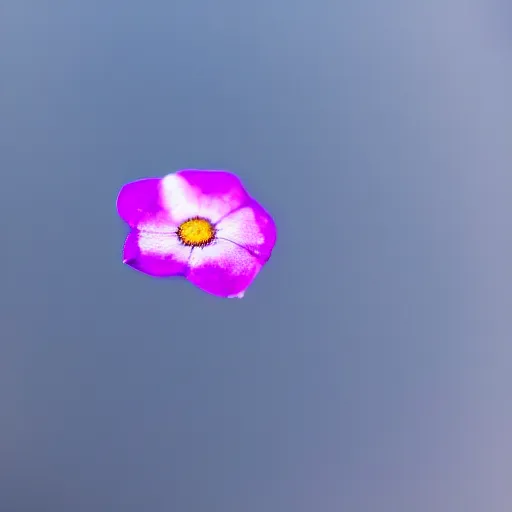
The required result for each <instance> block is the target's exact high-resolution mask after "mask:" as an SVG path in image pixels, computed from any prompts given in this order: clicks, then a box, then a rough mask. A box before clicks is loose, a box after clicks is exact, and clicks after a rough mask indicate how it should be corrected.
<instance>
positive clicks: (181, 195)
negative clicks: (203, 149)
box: [160, 170, 249, 224]
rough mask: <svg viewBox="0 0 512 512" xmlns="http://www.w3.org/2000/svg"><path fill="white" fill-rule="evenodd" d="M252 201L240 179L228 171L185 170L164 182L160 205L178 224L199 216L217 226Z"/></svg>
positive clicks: (172, 175)
mask: <svg viewBox="0 0 512 512" xmlns="http://www.w3.org/2000/svg"><path fill="white" fill-rule="evenodd" d="M248 200H249V196H248V195H247V192H246V191H245V190H244V188H243V186H242V183H241V182H240V180H239V179H238V178H237V177H236V176H235V175H234V174H231V173H229V172H225V171H198V170H183V171H178V172H177V173H174V174H169V175H167V176H165V177H164V178H163V179H162V183H161V189H160V202H161V204H162V206H163V207H164V208H165V210H166V211H167V212H168V214H169V215H170V216H171V218H172V219H173V221H175V222H176V223H178V224H181V223H182V222H184V221H186V220H187V219H190V218H191V217H194V216H198V217H204V218H205V219H208V220H209V221H210V222H212V223H213V224H215V223H216V222H218V221H219V220H220V219H221V218H222V217H224V216H226V215H228V214H229V213H230V212H232V211H233V210H235V209H237V208H239V207H240V206H242V205H243V204H244V203H245V202H247V201H248Z"/></svg>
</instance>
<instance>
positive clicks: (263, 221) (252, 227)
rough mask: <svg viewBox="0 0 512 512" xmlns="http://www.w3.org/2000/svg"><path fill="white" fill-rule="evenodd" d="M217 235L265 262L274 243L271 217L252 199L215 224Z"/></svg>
mask: <svg viewBox="0 0 512 512" xmlns="http://www.w3.org/2000/svg"><path fill="white" fill-rule="evenodd" d="M216 228H217V236H218V237H219V238H222V239H226V240H230V241H231V242H233V243H235V244H237V245H240V246H242V247H244V248H245V249H247V250H248V251H249V252H251V253H252V254H254V256H256V257H257V258H258V259H259V260H260V261H261V262H262V263H265V262H266V261H267V260H268V259H269V258H270V255H271V254H272V249H273V248H274V245H275V243H276V236H277V234H276V225H275V223H274V220H273V219H272V217H271V216H270V215H269V214H268V213H267V212H266V211H265V210H264V209H263V208H262V207H261V206H260V205H259V204H258V203H257V202H256V201H255V200H254V199H251V200H250V202H249V204H248V205H247V206H244V207H243V208H240V209H239V210H236V211H234V212H233V213H230V214H229V215H227V216H226V217H224V218H223V219H222V220H221V221H220V222H219V223H218V224H217V226H216Z"/></svg>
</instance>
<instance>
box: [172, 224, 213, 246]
mask: <svg viewBox="0 0 512 512" xmlns="http://www.w3.org/2000/svg"><path fill="white" fill-rule="evenodd" d="M177 234H178V238H179V239H180V241H181V243H182V244H183V245H188V246H191V247H204V246H205V245H208V244H209V243H211V242H212V241H213V239H214V238H215V228H214V227H213V225H212V223H211V222H210V221H209V220H207V219H203V218H201V217H194V218H193V219H189V220H186V221H185V222H184V223H183V224H181V226H180V227H179V228H178V231H177Z"/></svg>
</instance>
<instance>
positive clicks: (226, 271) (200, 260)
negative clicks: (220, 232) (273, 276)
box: [186, 240, 263, 297]
mask: <svg viewBox="0 0 512 512" xmlns="http://www.w3.org/2000/svg"><path fill="white" fill-rule="evenodd" d="M262 266H263V265H262V263H261V262H260V261H259V260H258V259H257V258H255V257H254V256H253V255H252V254H250V253H249V252H248V251H247V250H246V249H244V248H243V247H240V246H238V245H236V244H234V243H232V242H229V241H227V240H216V241H215V242H214V243H213V244H212V245H209V246H207V247H204V248H202V249H201V248H194V250H193V251H192V255H191V257H190V260H189V272H188V274H187V276H186V277H187V279H188V280H189V281H190V282H191V283H193V284H194V285H196V286H197V287H198V288H201V289H202V290H203V291H205V292H208V293H211V294H213V295H217V296H218V297H243V294H244V292H245V290H247V288H248V287H249V286H250V285H251V283H252V282H253V280H254V278H255V277H256V275H257V274H258V272H259V271H260V270H261V268H262Z"/></svg>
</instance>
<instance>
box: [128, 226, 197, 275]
mask: <svg viewBox="0 0 512 512" xmlns="http://www.w3.org/2000/svg"><path fill="white" fill-rule="evenodd" d="M189 256H190V247H185V246H183V245H182V244H181V243H180V242H179V240H178V238H177V236H176V234H175V233H173V232H172V233H169V232H165V231H164V230H163V229H162V230H161V231H160V232H158V231H157V230H152V231H148V230H143V231H139V230H133V231H132V232H131V233H130V234H129V235H128V238H127V239H126V242H125V244H124V251H123V263H125V264H126V265H129V266H130V267H133V268H134V269H136V270H139V271H140V272H144V273H145V274H148V275H150V276H155V277H171V276H180V275H181V276H183V275H185V274H186V272H187V269H188V266H187V261H188V258H189Z"/></svg>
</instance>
